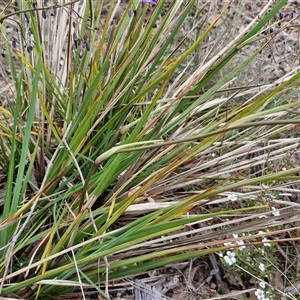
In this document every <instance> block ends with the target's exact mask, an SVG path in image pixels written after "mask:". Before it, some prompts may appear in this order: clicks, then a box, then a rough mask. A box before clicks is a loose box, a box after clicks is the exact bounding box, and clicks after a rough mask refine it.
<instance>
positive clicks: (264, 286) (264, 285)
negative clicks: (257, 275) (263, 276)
mask: <svg viewBox="0 0 300 300" xmlns="http://www.w3.org/2000/svg"><path fill="white" fill-rule="evenodd" d="M259 286H260V287H261V288H262V289H264V288H266V282H265V281H263V280H262V281H260V282H259Z"/></svg>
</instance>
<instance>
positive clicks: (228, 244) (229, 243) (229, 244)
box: [224, 242, 234, 247]
mask: <svg viewBox="0 0 300 300" xmlns="http://www.w3.org/2000/svg"><path fill="white" fill-rule="evenodd" d="M224 246H226V247H228V246H234V243H232V242H227V243H224Z"/></svg>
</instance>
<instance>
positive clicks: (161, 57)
mask: <svg viewBox="0 0 300 300" xmlns="http://www.w3.org/2000/svg"><path fill="white" fill-rule="evenodd" d="M222 3H223V2H222ZM285 4H286V1H277V3H273V1H269V2H266V3H264V4H261V5H259V4H253V3H252V4H249V3H248V1H224V4H222V5H221V4H220V3H218V5H215V6H214V5H213V4H212V3H208V2H205V1H171V2H170V1H164V0H160V1H158V2H157V5H153V6H151V5H148V4H147V5H146V4H143V3H140V1H135V0H132V1H130V2H129V3H126V5H125V4H124V3H121V4H119V3H116V4H115V3H114V1H111V2H110V3H108V1H103V0H102V1H92V0H89V1H63V0H62V1H59V2H54V3H53V4H51V3H47V1H38V2H34V1H20V2H19V3H18V6H17V7H13V3H11V2H9V3H8V4H7V5H4V7H3V11H2V13H1V14H0V21H1V24H2V25H1V41H2V42H3V46H2V47H3V49H4V50H5V51H4V52H3V58H5V59H4V60H3V59H2V67H1V78H2V84H1V94H0V118H1V120H0V147H1V151H0V173H1V175H0V176H1V177H0V180H1V194H0V195H1V220H2V221H1V224H0V231H1V234H0V274H1V276H0V277H1V279H0V294H1V295H3V296H5V297H15V298H17V297H21V298H26V299H36V298H39V297H40V298H41V299H50V298H51V299H52V298H55V297H59V296H61V295H65V294H66V293H67V292H74V291H81V292H82V294H84V293H85V291H91V290H92V291H95V292H96V293H97V294H99V295H101V297H104V298H106V299H109V297H110V296H109V293H110V291H109V289H108V286H109V285H110V284H111V283H112V282H113V280H120V279H122V278H132V276H136V275H137V274H146V272H147V271H149V270H153V269H156V268H160V267H163V266H166V265H172V264H175V263H178V262H186V261H189V260H190V259H196V258H199V257H203V256H206V255H209V254H212V253H216V252H221V251H227V250H228V249H229V248H237V247H238V246H239V244H234V243H233V242H237V241H239V240H240V236H241V235H242V234H243V233H247V234H249V233H251V234H252V235H246V236H243V241H244V242H245V243H246V244H247V247H256V246H257V247H258V245H263V244H264V243H265V241H264V240H263V238H268V239H269V242H270V243H272V244H273V245H277V244H278V243H280V242H286V243H289V242H292V241H295V240H296V239H297V238H296V236H297V235H296V231H297V230H299V224H298V223H297V222H298V221H297V215H298V214H299V211H298V207H299V171H300V167H299V155H300V154H299V153H300V152H299V142H300V139H299V137H298V136H299V123H300V119H299V107H300V102H299V98H298V93H299V75H300V73H299V66H298V53H297V52H296V51H292V50H291V49H294V48H293V47H294V46H293V43H291V46H288V45H286V47H285V48H284V51H283V53H280V51H279V50H278V49H279V48H281V49H283V48H282V47H281V45H282V44H281V42H282V41H285V40H284V39H283V37H284V36H286V35H287V34H289V35H291V36H293V37H294V35H293V34H294V31H295V28H294V24H296V23H295V22H297V18H298V16H297V15H296V14H294V15H291V12H290V11H289V10H288V9H285V6H284V5H285ZM249 5H250V6H249ZM101 12H102V13H101ZM245 14H246V15H247V18H246V21H244V20H245V19H243V16H245ZM280 14H282V15H280ZM274 49H276V51H275V50H274ZM270 55H271V56H270ZM279 60H280V61H281V63H282V64H281V67H280V68H281V69H280V70H277V69H276V68H275V64H276V62H278V61H279ZM274 70H276V72H275V71H274ZM275 212H276V213H275ZM283 228H284V231H285V232H288V233H289V237H287V236H284V237H282V236H281V233H282V230H283ZM266 229H268V231H266ZM259 231H262V232H259ZM232 234H239V236H235V237H234V238H232ZM228 243H229V244H228ZM230 243H231V244H230ZM224 244H225V245H224ZM248 249H249V248H248ZM272 249H274V248H272ZM270 253H271V252H270ZM270 255H271V254H270ZM270 257H271V256H270ZM228 259H229V258H228V257H227V258H226V259H225V261H226V260H227V261H229V260H228ZM245 260H246V259H245ZM274 265H275V267H277V268H279V267H280V265H279V264H278V265H276V263H274ZM254 275H255V274H254ZM269 277H270V278H271V277H272V274H271V272H270V274H269ZM100 284H101V285H100ZM99 297H100V296H99Z"/></svg>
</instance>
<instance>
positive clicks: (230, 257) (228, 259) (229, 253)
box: [224, 251, 236, 266]
mask: <svg viewBox="0 0 300 300" xmlns="http://www.w3.org/2000/svg"><path fill="white" fill-rule="evenodd" d="M226 254H227V255H226V256H224V260H225V261H226V263H227V264H229V265H230V266H231V265H233V264H235V262H236V258H235V253H234V252H232V251H227V252H226Z"/></svg>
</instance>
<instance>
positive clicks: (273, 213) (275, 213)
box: [272, 206, 280, 217]
mask: <svg viewBox="0 0 300 300" xmlns="http://www.w3.org/2000/svg"><path fill="white" fill-rule="evenodd" d="M272 215H273V216H275V217H277V216H280V211H279V210H278V209H276V208H275V207H274V206H273V207H272Z"/></svg>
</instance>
